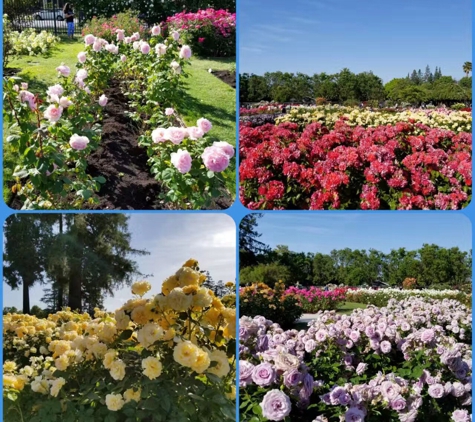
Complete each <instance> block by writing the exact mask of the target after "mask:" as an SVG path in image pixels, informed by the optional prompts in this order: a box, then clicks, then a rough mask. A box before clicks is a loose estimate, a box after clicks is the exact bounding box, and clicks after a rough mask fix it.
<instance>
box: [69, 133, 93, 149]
mask: <svg viewBox="0 0 475 422" xmlns="http://www.w3.org/2000/svg"><path fill="white" fill-rule="evenodd" d="M88 143H89V139H88V138H87V136H79V135H77V134H76V133H75V134H74V135H73V136H71V139H70V140H69V145H71V148H72V149H75V150H78V151H81V150H83V149H86V147H87V144H88Z"/></svg>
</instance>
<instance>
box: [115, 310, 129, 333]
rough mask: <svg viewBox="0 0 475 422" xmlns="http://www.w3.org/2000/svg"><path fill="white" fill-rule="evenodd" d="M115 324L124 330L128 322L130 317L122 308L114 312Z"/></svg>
mask: <svg viewBox="0 0 475 422" xmlns="http://www.w3.org/2000/svg"><path fill="white" fill-rule="evenodd" d="M115 320H116V326H117V328H118V329H119V330H126V329H127V328H128V327H129V324H130V318H129V316H128V315H127V314H126V313H125V311H123V310H121V309H120V310H117V311H116V312H115Z"/></svg>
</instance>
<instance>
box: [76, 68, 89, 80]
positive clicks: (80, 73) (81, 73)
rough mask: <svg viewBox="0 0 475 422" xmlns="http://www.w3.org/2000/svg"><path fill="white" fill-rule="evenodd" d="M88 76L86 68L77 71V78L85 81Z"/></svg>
mask: <svg viewBox="0 0 475 422" xmlns="http://www.w3.org/2000/svg"><path fill="white" fill-rule="evenodd" d="M86 78H87V70H86V69H79V70H78V71H77V73H76V80H81V81H83V80H84V79H86Z"/></svg>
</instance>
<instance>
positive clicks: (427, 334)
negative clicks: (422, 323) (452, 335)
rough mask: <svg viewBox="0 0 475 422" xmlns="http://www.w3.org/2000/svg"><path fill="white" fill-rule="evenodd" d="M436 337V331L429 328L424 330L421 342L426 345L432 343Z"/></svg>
mask: <svg viewBox="0 0 475 422" xmlns="http://www.w3.org/2000/svg"><path fill="white" fill-rule="evenodd" d="M434 336H435V333H434V330H433V329H431V328H428V329H427V330H424V331H423V332H422V333H421V340H422V341H423V342H424V343H430V342H431V341H432V340H434Z"/></svg>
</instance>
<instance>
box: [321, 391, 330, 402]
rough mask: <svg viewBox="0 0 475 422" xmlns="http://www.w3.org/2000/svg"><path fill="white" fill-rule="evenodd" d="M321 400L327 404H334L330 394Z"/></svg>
mask: <svg viewBox="0 0 475 422" xmlns="http://www.w3.org/2000/svg"><path fill="white" fill-rule="evenodd" d="M320 400H321V401H322V402H323V403H325V404H332V402H331V397H330V393H326V394H324V395H323V396H320Z"/></svg>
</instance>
